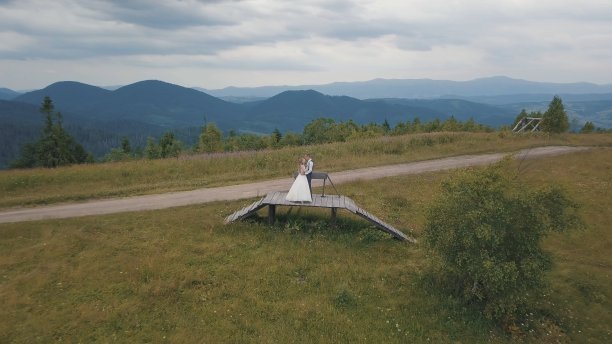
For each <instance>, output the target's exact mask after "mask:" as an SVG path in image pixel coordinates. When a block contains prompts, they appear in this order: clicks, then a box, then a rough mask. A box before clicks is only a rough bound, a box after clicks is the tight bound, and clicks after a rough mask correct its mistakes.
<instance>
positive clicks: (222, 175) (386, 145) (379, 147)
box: [0, 133, 612, 208]
mask: <svg viewBox="0 0 612 344" xmlns="http://www.w3.org/2000/svg"><path fill="white" fill-rule="evenodd" d="M545 145H588V146H612V135H610V134H592V135H575V134H565V135H558V136H549V135H541V134H536V135H512V134H508V133H432V134H417V135H405V136H397V137H383V138H375V139H368V140H361V141H351V142H345V143H333V144H326V145H318V146H310V147H297V148H296V147H292V148H285V149H281V150H274V151H260V152H245V153H238V154H229V155H213V156H183V157H182V158H180V159H166V160H153V161H150V160H139V161H131V162H121V163H106V164H95V165H78V166H70V167H62V168H57V169H32V170H8V171H7V170H5V171H0V208H8V207H18V206H30V205H37V204H50V203H58V202H66V201H79V200H87V199H96V198H108V197H121V196H132V195H143V194H153V193H161V192H170V191H181V190H193V189H197V188H202V187H213V186H222V185H231V184H237V183H245V182H250V181H259V180H266V179H271V178H277V177H286V176H289V175H291V173H292V172H293V170H294V169H295V160H296V157H298V156H300V155H302V154H304V152H305V151H306V150H308V151H310V152H311V153H312V154H313V156H314V159H315V161H316V169H317V170H319V171H327V172H334V171H341V170H346V169H353V168H360V167H367V166H379V165H385V164H394V163H404V162H411V161H419V160H427V159H434V158H441V157H448V156H455V155H461V154H477V153H487V152H498V151H516V150H519V149H522V148H528V147H534V146H545Z"/></svg>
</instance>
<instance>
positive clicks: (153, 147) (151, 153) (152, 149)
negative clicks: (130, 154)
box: [145, 136, 160, 159]
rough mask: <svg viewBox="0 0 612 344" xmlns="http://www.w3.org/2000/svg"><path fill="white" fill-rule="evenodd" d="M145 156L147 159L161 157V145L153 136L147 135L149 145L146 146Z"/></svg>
mask: <svg viewBox="0 0 612 344" xmlns="http://www.w3.org/2000/svg"><path fill="white" fill-rule="evenodd" d="M145 156H146V157H147V159H159V157H160V156H159V146H158V145H157V143H156V142H155V139H154V138H152V137H150V136H149V137H147V146H146V147H145Z"/></svg>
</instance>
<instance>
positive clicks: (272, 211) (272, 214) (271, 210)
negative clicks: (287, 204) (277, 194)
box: [268, 204, 276, 225]
mask: <svg viewBox="0 0 612 344" xmlns="http://www.w3.org/2000/svg"><path fill="white" fill-rule="evenodd" d="M275 220H276V205H275V204H270V205H268V223H269V224H270V225H273V224H274V221H275Z"/></svg>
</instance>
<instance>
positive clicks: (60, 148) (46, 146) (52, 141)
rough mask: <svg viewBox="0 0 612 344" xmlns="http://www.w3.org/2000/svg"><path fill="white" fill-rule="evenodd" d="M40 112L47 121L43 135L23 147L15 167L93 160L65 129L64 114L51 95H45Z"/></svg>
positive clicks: (48, 165)
mask: <svg viewBox="0 0 612 344" xmlns="http://www.w3.org/2000/svg"><path fill="white" fill-rule="evenodd" d="M40 112H41V113H42V114H43V115H44V121H45V123H44V127H43V130H42V134H41V137H40V139H39V140H38V141H37V142H34V143H30V144H27V145H25V146H24V147H23V148H22V156H21V158H20V159H19V160H17V161H15V162H14V163H13V164H12V166H13V167H57V166H63V165H70V164H78V163H84V162H88V161H90V160H91V157H90V154H88V153H87V152H86V151H85V149H84V148H83V146H81V145H80V144H79V143H78V142H76V140H75V139H74V138H73V137H72V136H71V135H70V134H69V133H68V132H67V131H66V130H64V127H63V125H62V114H61V113H60V112H56V111H55V107H54V105H53V101H52V100H51V98H50V97H48V96H47V97H45V99H44V100H43V102H42V105H41V107H40Z"/></svg>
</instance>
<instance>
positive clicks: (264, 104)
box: [0, 78, 612, 168]
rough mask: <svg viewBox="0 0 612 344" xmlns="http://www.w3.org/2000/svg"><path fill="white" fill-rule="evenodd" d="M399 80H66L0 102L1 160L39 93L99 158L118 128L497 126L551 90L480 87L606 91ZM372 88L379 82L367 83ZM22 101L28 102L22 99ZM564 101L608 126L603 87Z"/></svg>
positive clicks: (8, 155) (10, 154)
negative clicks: (328, 121)
mask: <svg viewBox="0 0 612 344" xmlns="http://www.w3.org/2000/svg"><path fill="white" fill-rule="evenodd" d="M407 82H408V81H406V80H403V81H402V80H393V81H386V80H376V81H372V82H366V83H364V84H367V85H370V86H372V85H374V86H375V87H374V88H372V89H370V88H368V89H369V90H372V96H371V97H368V98H369V99H365V100H362V99H358V98H354V97H350V96H347V95H330V94H333V93H334V90H333V89H331V88H329V89H328V91H329V93H327V94H325V93H324V92H320V91H317V90H315V89H310V90H291V91H284V92H280V93H278V94H275V95H273V96H272V97H269V98H266V99H262V100H257V101H250V102H244V100H246V99H247V98H241V97H238V98H235V99H238V100H240V101H241V102H240V103H234V102H229V101H225V100H222V99H219V98H217V97H214V96H211V95H209V94H206V93H203V92H200V91H197V90H195V89H192V88H186V87H182V86H178V85H174V84H170V83H166V82H163V81H157V80H146V81H141V82H137V83H134V84H131V85H127V86H123V87H119V88H116V89H114V90H109V89H105V88H101V87H96V86H91V85H87V84H83V83H79V82H74V81H63V82H57V83H54V84H51V85H49V86H47V87H46V88H44V89H41V90H37V91H32V92H28V93H25V94H21V95H19V96H17V97H15V98H14V99H12V100H10V101H4V102H3V103H2V104H0V124H1V126H0V134H2V136H3V138H4V141H5V142H6V145H4V146H2V147H1V148H0V168H2V167H4V166H6V164H7V163H8V162H9V161H11V160H13V159H15V158H16V157H17V155H18V152H19V147H21V146H22V145H23V144H24V143H26V142H29V141H31V140H32V138H33V137H35V136H36V134H35V133H36V132H37V131H38V128H39V125H37V124H36V123H35V122H36V121H34V122H32V120H31V119H32V118H36V116H35V115H34V113H35V109H37V107H38V106H39V105H40V104H41V102H42V100H43V98H44V97H45V96H50V97H51V98H52V100H53V102H54V104H55V106H56V110H58V111H60V112H61V113H62V114H63V117H64V124H65V127H66V128H69V129H70V132H71V133H72V134H73V135H74V136H75V137H76V138H77V139H78V140H79V141H80V142H81V143H82V144H83V145H84V146H85V148H86V149H87V150H89V151H91V152H93V153H94V155H95V156H97V157H100V156H102V155H103V154H104V153H106V152H108V151H109V150H110V149H111V148H113V147H117V146H118V145H119V142H120V140H121V137H124V136H125V137H128V138H129V139H130V141H131V143H132V146H134V147H143V146H144V145H145V142H146V139H147V137H149V136H153V137H159V136H161V135H162V134H163V133H164V132H167V131H173V132H174V133H175V134H176V136H177V137H178V138H179V139H180V140H181V141H183V142H185V143H186V144H187V145H192V144H194V143H195V141H196V140H197V138H198V135H199V132H200V130H201V127H202V125H203V124H204V123H206V122H214V123H216V124H217V125H218V126H219V127H220V128H221V129H222V130H223V131H225V132H228V131H230V130H233V131H235V132H238V133H241V132H246V133H259V134H269V133H271V132H272V131H273V130H274V129H276V128H278V129H279V130H280V131H281V132H283V133H285V132H287V131H294V132H301V131H302V129H303V128H304V126H305V125H307V124H308V123H309V122H310V121H312V120H313V119H316V118H319V117H328V118H332V119H334V120H336V121H347V120H353V121H355V122H357V123H358V124H366V123H370V122H376V123H382V122H383V121H385V120H387V121H388V122H389V123H390V124H391V125H395V124H396V123H398V122H405V121H412V120H413V119H414V118H416V117H419V118H420V119H421V120H422V121H429V120H432V119H435V118H439V119H441V120H444V119H446V118H447V117H450V116H454V117H455V118H457V119H459V120H462V121H465V120H467V119H469V118H474V120H475V121H476V122H478V123H482V124H486V125H489V126H493V127H497V126H500V125H504V124H510V123H512V121H513V120H514V118H515V117H516V115H517V114H518V113H519V112H520V111H521V110H522V109H523V108H524V109H527V110H528V111H531V110H533V111H535V110H539V111H544V110H545V109H546V107H547V106H548V102H549V101H550V99H552V97H550V98H549V94H546V93H537V94H536V93H534V94H523V95H497V96H486V95H482V94H487V92H486V91H485V90H486V89H488V88H490V89H497V90H498V91H495V92H502V91H510V90H516V87H522V86H524V87H525V89H521V91H528V90H530V89H531V90H537V91H546V90H550V89H551V88H555V89H565V90H572V91H576V90H584V91H587V90H590V91H593V90H594V89H596V90H603V89H606V86H596V85H595V86H593V85H589V84H571V85H570V84H561V85H557V84H542V83H538V84H537V85H533V84H530V83H527V82H524V81H520V80H519V81H517V80H512V79H510V80H507V78H501V79H500V78H493V79H481V80H478V82H476V81H473V82H471V83H468V84H465V83H460V82H450V83H442V84H440V82H439V81H435V80H421V81H419V82H417V83H409V84H411V85H413V86H410V87H408V86H406V87H407V88H406V87H403V86H402V85H404V84H406V83H407ZM499 82H502V83H504V82H505V83H506V84H508V85H510V86H508V85H507V86H506V88H503V87H501V86H495V85H493V84H495V83H499ZM492 83H493V84H492ZM526 83H527V84H526ZM360 85H361V86H360ZM393 85H395V86H393ZM441 85H442V86H441ZM443 85H446V86H443ZM521 85H522V86H521ZM538 85H539V86H538ZM336 86H338V85H336ZM357 86H359V87H362V86H363V85H362V84H360V83H356V84H355V85H353V86H351V87H357ZM404 86H405V85H404ZM536 86H538V87H536ZM330 87H331V86H330ZM363 87H365V86H363ZM376 87H379V88H380V89H379V90H378V91H376ZM394 87H396V88H394ZM397 87H399V88H397ZM411 87H412V89H413V90H416V88H419V87H420V88H422V90H427V89H429V88H432V87H433V88H435V89H437V90H438V91H437V92H439V93H452V92H455V91H457V90H458V87H466V88H465V89H464V90H463V91H462V92H463V93H465V94H472V93H478V92H481V93H482V94H481V95H478V96H470V97H467V96H466V97H463V98H462V97H460V96H456V97H454V98H436V99H405V98H393V97H389V96H387V95H392V94H393V92H395V91H393V90H394V89H403V90H408V89H411ZM428 87H429V88H428ZM496 87H497V88H496ZM384 88H386V89H387V92H388V93H385V97H384V98H379V99H377V98H375V97H373V96H374V95H376V94H382V93H381V92H383V89H384ZM461 89H462V88H461ZM347 90H348V89H347ZM347 92H348V91H347ZM493 92H494V91H492V90H491V91H489V93H493ZM383 93H384V92H383ZM459 93H461V92H459ZM24 103H25V104H29V105H30V107H24ZM564 104H565V105H566V109H567V110H568V113H569V115H570V119H572V120H574V122H573V123H574V127H573V129H579V128H580V126H581V125H582V124H583V123H584V122H585V121H592V122H594V123H595V125H596V126H599V127H604V128H610V127H612V93H607V94H606V93H601V94H599V93H591V94H568V100H567V101H565V99H564Z"/></svg>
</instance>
